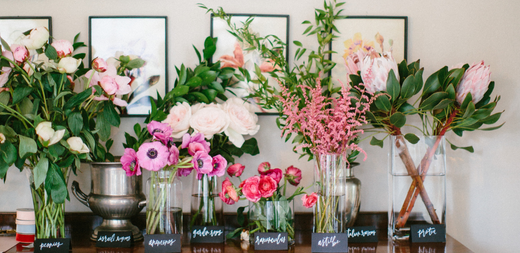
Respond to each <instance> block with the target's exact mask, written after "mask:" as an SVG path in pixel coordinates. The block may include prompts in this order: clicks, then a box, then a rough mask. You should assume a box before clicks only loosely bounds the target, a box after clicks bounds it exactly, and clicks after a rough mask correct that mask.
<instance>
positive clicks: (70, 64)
mask: <svg viewBox="0 0 520 253" xmlns="http://www.w3.org/2000/svg"><path fill="white" fill-rule="evenodd" d="M79 64H81V60H80V59H74V58H72V57H70V56H69V57H64V58H63V59H61V60H60V62H59V63H58V71H59V72H60V73H67V74H72V73H74V72H75V71H76V70H77V69H78V67H79Z"/></svg>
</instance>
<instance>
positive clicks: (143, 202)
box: [137, 200, 146, 209]
mask: <svg viewBox="0 0 520 253" xmlns="http://www.w3.org/2000/svg"><path fill="white" fill-rule="evenodd" d="M145 206H146V200H142V201H139V204H137V207H138V208H139V209H141V208H144V207H145Z"/></svg>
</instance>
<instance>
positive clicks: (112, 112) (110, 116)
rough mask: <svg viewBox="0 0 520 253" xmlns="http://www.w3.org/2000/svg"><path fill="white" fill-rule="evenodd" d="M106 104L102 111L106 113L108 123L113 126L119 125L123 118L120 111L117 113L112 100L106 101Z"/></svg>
mask: <svg viewBox="0 0 520 253" xmlns="http://www.w3.org/2000/svg"><path fill="white" fill-rule="evenodd" d="M104 106H105V108H104V110H103V112H102V113H103V114H105V118H106V119H107V121H108V123H110V125H112V126H115V127H119V125H120V124H121V118H120V117H119V113H117V111H116V108H115V107H114V104H113V103H112V102H111V101H105V102H104Z"/></svg>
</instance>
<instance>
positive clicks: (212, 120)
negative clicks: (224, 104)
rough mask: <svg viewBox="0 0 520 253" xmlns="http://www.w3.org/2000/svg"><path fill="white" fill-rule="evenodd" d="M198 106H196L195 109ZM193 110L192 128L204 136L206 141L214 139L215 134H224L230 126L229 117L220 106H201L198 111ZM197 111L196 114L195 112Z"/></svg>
mask: <svg viewBox="0 0 520 253" xmlns="http://www.w3.org/2000/svg"><path fill="white" fill-rule="evenodd" d="M195 106H197V105H194V106H193V107H195ZM193 107H192V108H191V109H192V113H193V114H192V116H191V118H190V127H191V128H193V130H195V132H199V133H202V134H204V137H205V138H206V139H211V138H213V135H214V134H218V133H222V132H224V130H226V129H227V128H228V126H229V116H228V115H227V113H226V112H224V110H222V108H221V106H220V105H218V104H209V105H203V104H201V105H199V106H197V110H196V111H195V110H194V108H193ZM193 111H195V112H193Z"/></svg>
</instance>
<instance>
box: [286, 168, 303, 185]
mask: <svg viewBox="0 0 520 253" xmlns="http://www.w3.org/2000/svg"><path fill="white" fill-rule="evenodd" d="M285 178H287V181H289V183H290V184H292V185H294V186H298V185H299V184H300V181H301V180H302V171H301V170H300V169H298V168H296V167H294V166H292V165H291V166H289V168H287V169H286V170H285Z"/></svg>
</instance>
